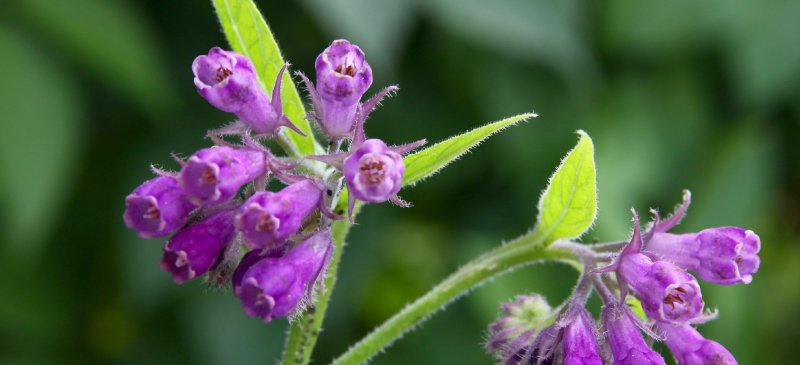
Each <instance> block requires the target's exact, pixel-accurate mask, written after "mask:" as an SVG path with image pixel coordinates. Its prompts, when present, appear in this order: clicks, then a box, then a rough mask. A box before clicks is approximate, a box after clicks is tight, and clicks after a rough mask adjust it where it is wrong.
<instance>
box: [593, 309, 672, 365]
mask: <svg viewBox="0 0 800 365" xmlns="http://www.w3.org/2000/svg"><path fill="white" fill-rule="evenodd" d="M630 316H631V314H630V312H629V311H628V310H627V308H625V307H624V306H623V305H622V304H619V303H608V304H606V305H605V306H604V307H603V311H602V314H601V318H602V322H603V328H604V330H605V333H606V339H607V341H608V346H609V348H610V349H611V354H612V356H613V358H614V365H665V364H666V363H665V362H664V358H663V357H661V355H659V354H658V353H657V352H655V351H653V350H652V349H651V348H650V347H648V346H647V343H645V341H644V337H642V334H641V332H639V329H638V328H637V327H636V325H635V324H634V322H633V320H632V319H631V317H630Z"/></svg>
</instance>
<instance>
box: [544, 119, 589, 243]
mask: <svg viewBox="0 0 800 365" xmlns="http://www.w3.org/2000/svg"><path fill="white" fill-rule="evenodd" d="M578 135H579V136H580V140H579V141H578V144H577V145H576V146H575V148H573V149H572V151H570V152H569V154H567V157H565V158H564V160H563V161H561V166H559V167H558V169H556V172H555V173H554V174H553V176H552V177H550V184H549V186H548V187H547V189H545V191H544V193H542V197H541V198H540V199H539V217H538V218H537V222H536V228H534V235H535V236H536V237H540V238H543V239H544V241H545V243H546V244H549V243H551V242H553V241H555V240H557V239H562V238H576V237H578V236H580V235H581V234H583V232H586V230H587V229H589V227H590V226H591V225H592V223H593V222H594V218H595V216H596V215H597V178H596V172H595V167H594V145H593V144H592V139H591V138H589V135H588V134H586V133H585V132H584V131H578Z"/></svg>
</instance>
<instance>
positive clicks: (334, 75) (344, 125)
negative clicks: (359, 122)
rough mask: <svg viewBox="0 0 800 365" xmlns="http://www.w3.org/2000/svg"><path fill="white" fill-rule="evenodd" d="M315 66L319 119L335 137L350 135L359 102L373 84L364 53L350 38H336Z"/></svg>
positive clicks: (317, 113) (317, 115) (323, 127)
mask: <svg viewBox="0 0 800 365" xmlns="http://www.w3.org/2000/svg"><path fill="white" fill-rule="evenodd" d="M315 68H316V71H317V83H316V94H317V95H318V97H319V99H320V100H318V103H317V104H318V105H315V109H316V112H315V113H316V118H317V122H318V123H319V125H320V127H321V128H322V129H323V130H324V131H325V133H327V134H328V135H329V136H331V137H332V138H333V139H342V138H346V137H349V136H351V135H352V132H353V126H354V123H355V115H356V110H357V109H358V104H359V101H360V100H361V97H362V96H363V95H364V93H365V92H366V91H367V89H368V88H369V87H370V85H372V68H370V67H369V64H368V63H367V61H366V60H365V59H364V52H362V51H361V48H358V46H356V45H355V44H351V43H350V42H348V41H347V40H344V39H339V40H335V41H333V43H331V45H330V46H328V48H326V49H325V50H324V51H322V53H320V55H319V56H317V61H316V65H315ZM312 97H313V96H312Z"/></svg>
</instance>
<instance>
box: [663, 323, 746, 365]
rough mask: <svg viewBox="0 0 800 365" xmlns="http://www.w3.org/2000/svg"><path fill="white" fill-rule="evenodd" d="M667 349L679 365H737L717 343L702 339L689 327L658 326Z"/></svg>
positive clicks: (731, 356) (729, 354)
mask: <svg viewBox="0 0 800 365" xmlns="http://www.w3.org/2000/svg"><path fill="white" fill-rule="evenodd" d="M659 328H660V329H661V330H662V331H663V332H664V336H665V342H666V344H667V347H668V348H669V350H670V351H671V352H672V354H673V355H674V356H675V360H676V362H677V363H678V364H679V365H707V364H708V365H737V364H738V362H736V359H735V358H734V357H733V355H731V353H730V352H729V351H728V350H727V349H725V347H722V345H720V344H719V343H717V342H714V341H711V340H708V339H705V338H703V336H702V335H701V334H700V333H699V332H697V330H696V329H694V328H693V327H692V326H690V325H683V326H670V325H660V326H659Z"/></svg>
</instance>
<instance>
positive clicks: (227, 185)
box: [178, 146, 266, 205]
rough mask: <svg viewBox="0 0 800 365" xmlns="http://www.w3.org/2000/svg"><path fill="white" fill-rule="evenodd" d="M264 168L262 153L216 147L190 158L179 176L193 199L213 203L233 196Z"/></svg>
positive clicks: (203, 150)
mask: <svg viewBox="0 0 800 365" xmlns="http://www.w3.org/2000/svg"><path fill="white" fill-rule="evenodd" d="M265 171H266V164H265V155H264V153H263V152H260V151H256V150H252V149H239V150H236V149H233V148H230V147H225V146H221V147H220V146H216V147H211V148H205V149H202V150H200V151H197V152H196V153H195V154H194V155H192V156H191V157H189V159H188V160H187V161H186V164H185V165H184V166H183V169H182V170H181V172H180V175H179V177H178V179H179V181H180V185H181V187H182V188H183V190H184V191H185V192H186V194H187V195H189V199H191V200H192V201H193V202H195V203H197V204H204V205H213V204H217V203H221V202H224V201H226V200H228V199H230V198H232V197H233V196H234V195H236V193H237V192H238V191H239V189H240V188H241V187H242V186H243V185H245V184H247V183H249V182H251V181H253V180H254V179H255V178H256V177H258V176H259V175H261V174H263V173H264V172H265Z"/></svg>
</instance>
